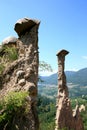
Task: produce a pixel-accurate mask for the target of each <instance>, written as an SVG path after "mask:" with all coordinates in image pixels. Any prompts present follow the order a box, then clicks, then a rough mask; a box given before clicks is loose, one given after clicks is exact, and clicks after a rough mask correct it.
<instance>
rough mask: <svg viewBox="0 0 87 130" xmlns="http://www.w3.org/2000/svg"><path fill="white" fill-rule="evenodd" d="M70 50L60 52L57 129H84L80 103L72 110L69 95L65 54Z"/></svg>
mask: <svg viewBox="0 0 87 130" xmlns="http://www.w3.org/2000/svg"><path fill="white" fill-rule="evenodd" d="M68 53H69V52H68V51H66V50H61V51H60V52H58V54H57V56H58V99H57V104H56V107H57V111H56V120H55V124H56V126H55V130H58V129H63V128H67V130H84V127H83V122H82V119H81V117H80V113H79V108H78V105H77V106H76V108H75V110H74V111H72V108H71V103H70V99H69V97H68V87H67V85H66V75H65V73H64V64H65V56H66V55H67V54H68Z"/></svg>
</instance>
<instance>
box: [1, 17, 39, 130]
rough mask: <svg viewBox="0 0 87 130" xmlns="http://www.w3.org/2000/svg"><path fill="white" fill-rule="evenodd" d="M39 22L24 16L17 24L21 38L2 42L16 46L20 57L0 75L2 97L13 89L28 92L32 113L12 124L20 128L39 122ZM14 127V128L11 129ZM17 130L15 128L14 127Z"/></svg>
mask: <svg viewBox="0 0 87 130" xmlns="http://www.w3.org/2000/svg"><path fill="white" fill-rule="evenodd" d="M39 24H40V22H39V21H37V20H33V19H28V18H23V19H20V20H18V21H17V23H16V24H15V27H14V29H15V31H16V32H17V34H18V36H19V38H18V39H17V38H16V39H15V38H10V39H9V38H8V39H5V40H4V41H3V44H4V46H13V45H15V47H16V48H17V50H18V59H17V60H15V61H14V62H13V63H11V64H9V66H7V67H6V68H5V70H4V71H3V73H2V75H1V77H0V88H1V90H0V98H1V97H3V96H4V95H7V94H8V92H10V91H15V92H16V91H21V90H22V91H27V92H29V95H28V97H27V102H29V112H28V114H27V115H26V116H25V119H23V117H22V114H21V115H20V118H19V117H18V116H17V115H16V117H15V119H14V122H13V124H12V125H14V126H15V125H17V129H19V130H38V128H39V121H38V115H37V110H36V103H37V93H38V92H37V81H38V64H39V58H38V28H39ZM12 130H13V129H12ZM15 130H16V128H15Z"/></svg>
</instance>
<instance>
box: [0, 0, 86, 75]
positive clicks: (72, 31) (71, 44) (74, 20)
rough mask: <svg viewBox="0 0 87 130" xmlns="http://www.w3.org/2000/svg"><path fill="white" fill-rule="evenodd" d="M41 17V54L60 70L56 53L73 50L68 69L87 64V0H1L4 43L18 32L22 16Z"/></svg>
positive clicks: (75, 68) (43, 58) (0, 26)
mask: <svg viewBox="0 0 87 130" xmlns="http://www.w3.org/2000/svg"><path fill="white" fill-rule="evenodd" d="M24 17H28V18H32V19H37V20H40V21H41V23H40V26H39V34H38V37H39V41H38V44H39V52H40V53H39V58H40V61H45V62H47V63H48V64H50V65H51V66H52V68H53V72H56V71H57V70H58V63H57V62H58V60H57V57H56V54H57V52H58V51H60V50H62V49H65V50H67V51H69V54H68V55H67V56H66V60H65V70H73V71H76V70H80V69H82V68H85V67H87V0H1V1H0V28H1V29H0V43H1V42H2V41H3V39H5V38H6V37H8V36H16V37H18V36H17V34H16V32H15V31H14V25H15V23H16V21H17V20H18V19H20V18H24Z"/></svg>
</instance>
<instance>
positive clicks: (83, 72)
mask: <svg viewBox="0 0 87 130" xmlns="http://www.w3.org/2000/svg"><path fill="white" fill-rule="evenodd" d="M65 74H66V79H67V82H68V83H74V84H79V85H81V86H82V85H83V86H86V85H87V68H82V69H80V70H78V71H65ZM40 78H41V80H42V81H43V83H44V84H54V85H57V83H58V80H57V79H58V73H54V74H52V75H50V76H40Z"/></svg>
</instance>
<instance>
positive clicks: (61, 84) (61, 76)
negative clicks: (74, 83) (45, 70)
mask: <svg viewBox="0 0 87 130" xmlns="http://www.w3.org/2000/svg"><path fill="white" fill-rule="evenodd" d="M68 53H69V52H68V51H66V50H61V51H59V52H58V54H57V57H58V98H60V96H64V95H65V96H68V89H67V86H66V76H65V73H64V67H65V56H66V55H67V54H68Z"/></svg>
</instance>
